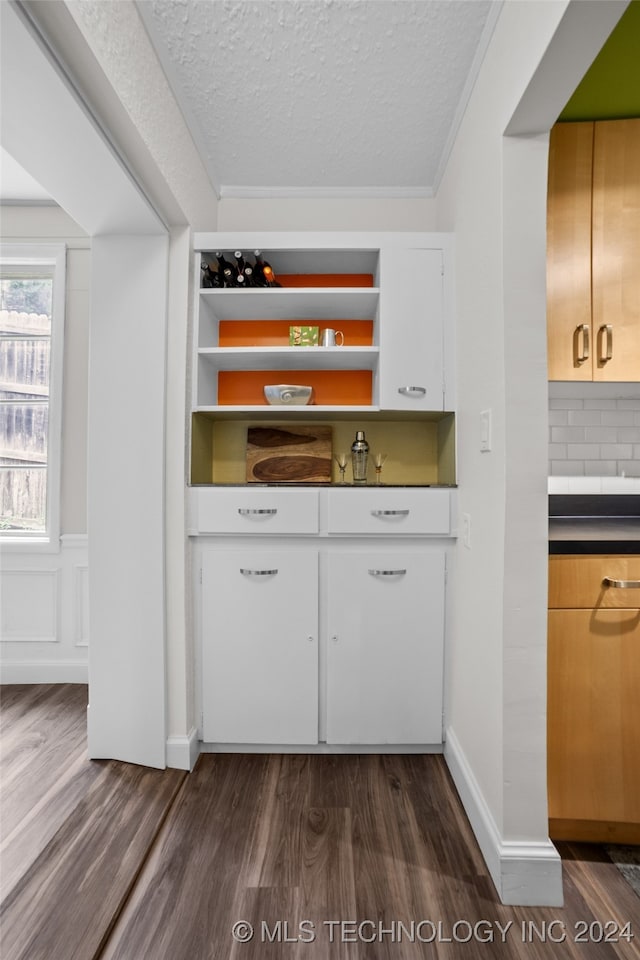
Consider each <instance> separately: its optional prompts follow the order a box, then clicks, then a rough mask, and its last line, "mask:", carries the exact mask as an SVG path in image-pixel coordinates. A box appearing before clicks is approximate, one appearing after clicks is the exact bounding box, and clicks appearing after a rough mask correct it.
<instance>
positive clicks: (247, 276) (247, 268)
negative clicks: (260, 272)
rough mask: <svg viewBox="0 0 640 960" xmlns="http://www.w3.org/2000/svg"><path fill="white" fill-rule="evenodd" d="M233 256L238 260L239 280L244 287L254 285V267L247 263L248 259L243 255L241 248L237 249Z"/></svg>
mask: <svg viewBox="0 0 640 960" xmlns="http://www.w3.org/2000/svg"><path fill="white" fill-rule="evenodd" d="M233 256H234V258H235V261H236V268H237V277H238V282H239V283H241V284H242V286H244V287H252V286H253V269H252V267H251V265H250V264H249V263H247V261H246V260H245V259H244V257H243V256H242V251H241V250H236V252H235V253H234V255H233ZM241 277H242V280H240V278H241Z"/></svg>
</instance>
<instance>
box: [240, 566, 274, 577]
mask: <svg viewBox="0 0 640 960" xmlns="http://www.w3.org/2000/svg"><path fill="white" fill-rule="evenodd" d="M277 572H278V571H277V569H276V570H248V569H247V568H246V567H240V573H241V574H242V575H243V576H244V577H273V576H275V575H276V573H277Z"/></svg>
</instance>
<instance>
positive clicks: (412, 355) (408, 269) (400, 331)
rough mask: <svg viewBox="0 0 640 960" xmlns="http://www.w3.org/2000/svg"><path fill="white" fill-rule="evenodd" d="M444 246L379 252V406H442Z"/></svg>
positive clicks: (401, 407) (416, 408) (435, 408)
mask: <svg viewBox="0 0 640 960" xmlns="http://www.w3.org/2000/svg"><path fill="white" fill-rule="evenodd" d="M443 264H444V259H443V251H442V250H438V249H420V248H405V249H401V248H397V249H396V248H392V247H390V248H384V249H382V250H381V251H380V406H381V408H382V409H383V410H443V409H444V339H443V338H444V315H443V311H444V299H443Z"/></svg>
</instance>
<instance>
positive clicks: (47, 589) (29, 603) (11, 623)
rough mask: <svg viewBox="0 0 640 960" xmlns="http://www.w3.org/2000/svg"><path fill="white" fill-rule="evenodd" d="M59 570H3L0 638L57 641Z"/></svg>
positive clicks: (20, 640) (0, 589) (1, 639)
mask: <svg viewBox="0 0 640 960" xmlns="http://www.w3.org/2000/svg"><path fill="white" fill-rule="evenodd" d="M59 574H60V571H59V570H56V569H55V568H53V569H37V568H33V569H29V568H17V569H15V570H3V572H2V583H1V585H0V641H1V642H2V643H9V642H11V641H16V642H20V643H25V642H26V643H57V642H58V639H59V637H58V607H59V603H58V597H59V594H60V577H59Z"/></svg>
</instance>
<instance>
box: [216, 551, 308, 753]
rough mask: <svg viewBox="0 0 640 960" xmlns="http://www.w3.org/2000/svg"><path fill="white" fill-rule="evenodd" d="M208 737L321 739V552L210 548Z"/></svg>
mask: <svg viewBox="0 0 640 960" xmlns="http://www.w3.org/2000/svg"><path fill="white" fill-rule="evenodd" d="M202 624H203V636H202V685H203V705H204V709H203V728H202V736H203V739H204V740H205V741H206V740H211V741H217V742H222V743H265V744H275V743H291V744H293V743H304V744H312V743H316V742H317V740H318V554H317V551H313V550H290V549H287V547H281V548H280V549H277V548H273V549H268V548H267V549H265V548H264V547H259V548H256V547H245V548H244V549H232V550H224V551H220V550H215V549H205V550H203V554H202Z"/></svg>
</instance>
